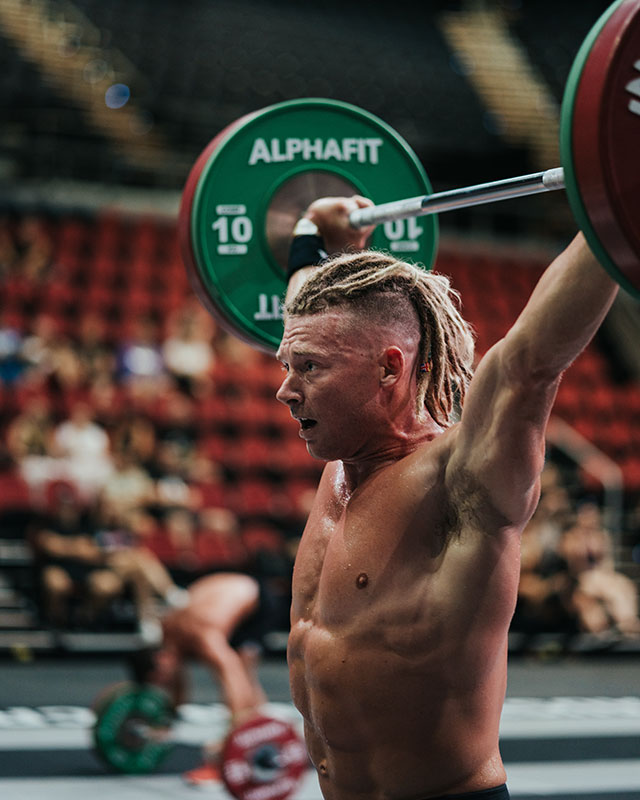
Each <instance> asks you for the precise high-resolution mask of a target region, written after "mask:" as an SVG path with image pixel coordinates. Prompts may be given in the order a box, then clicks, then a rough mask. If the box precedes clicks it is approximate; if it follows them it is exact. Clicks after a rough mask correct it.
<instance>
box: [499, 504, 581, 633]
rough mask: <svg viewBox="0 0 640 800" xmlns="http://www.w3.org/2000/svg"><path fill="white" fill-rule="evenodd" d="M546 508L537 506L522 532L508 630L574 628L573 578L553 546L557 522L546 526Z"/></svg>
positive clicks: (576, 624)
mask: <svg viewBox="0 0 640 800" xmlns="http://www.w3.org/2000/svg"><path fill="white" fill-rule="evenodd" d="M549 522H550V518H549V516H548V514H547V513H546V510H545V509H544V507H543V508H541V509H540V508H539V510H538V511H536V513H535V514H534V515H533V517H532V518H531V520H530V521H529V523H528V524H527V526H526V527H525V529H524V530H523V532H522V538H521V543H520V554H521V555H520V563H521V567H520V583H519V586H518V601H517V605H516V611H515V614H514V617H513V620H512V623H511V627H512V630H516V631H519V632H523V633H528V634H535V633H565V634H575V633H576V632H577V631H578V628H579V626H578V619H577V615H576V613H575V609H574V606H573V593H574V591H575V580H574V578H573V576H572V575H571V573H570V572H569V568H568V565H567V563H566V561H565V559H564V558H563V557H562V556H561V555H560V554H559V552H558V550H557V530H556V527H555V525H556V524H557V523H558V521H557V519H556V518H554V519H553V522H554V524H553V525H551V526H550V524H549Z"/></svg>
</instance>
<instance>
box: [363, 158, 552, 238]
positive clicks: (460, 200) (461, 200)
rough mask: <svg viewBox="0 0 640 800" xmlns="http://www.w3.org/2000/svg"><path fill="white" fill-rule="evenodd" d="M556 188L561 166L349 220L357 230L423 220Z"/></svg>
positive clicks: (398, 203) (372, 211)
mask: <svg viewBox="0 0 640 800" xmlns="http://www.w3.org/2000/svg"><path fill="white" fill-rule="evenodd" d="M556 189H564V170H563V169H562V167H554V168H553V169H547V170H545V171H544V172H535V173H533V174H531V175H521V176H520V177H517V178H505V179H504V180H500V181H492V182H491V183H479V184H476V185H475V186H466V187H464V188H462V189H451V190H450V191H446V192H436V193H435V194H427V195H422V196H421V197H409V198H407V199H406V200H394V201H393V202H391V203H381V204H380V205H377V206H371V207H370V208H360V209H358V210H357V211H352V212H351V214H350V215H349V221H350V222H351V224H352V225H353V227H354V228H362V227H365V226H366V225H379V224H380V223H383V222H391V221H392V220H395V219H406V218H407V217H421V216H424V215H425V214H437V213H439V212H441V211H450V210H451V209H454V208H467V207H468V206H477V205H481V204H482V203H495V202H497V201H498V200H509V199H510V198H512V197H523V196H524V195H529V194H539V193H541V192H552V191H555V190H556Z"/></svg>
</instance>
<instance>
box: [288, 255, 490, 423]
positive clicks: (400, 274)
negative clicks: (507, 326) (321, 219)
mask: <svg viewBox="0 0 640 800" xmlns="http://www.w3.org/2000/svg"><path fill="white" fill-rule="evenodd" d="M458 303H459V296H458V293H457V292H456V291H455V290H454V289H453V288H452V287H451V286H450V283H449V279H448V278H447V277H446V276H444V275H438V274H435V273H433V272H426V271H425V270H423V269H420V268H418V267H415V266H413V265H411V264H408V263H406V262H404V261H398V260H396V259H395V258H392V257H391V256H389V255H386V254H384V253H379V252H377V251H373V250H368V251H365V252H360V253H357V254H346V255H338V256H335V257H334V258H332V259H330V260H329V261H327V262H325V263H324V264H323V265H322V267H320V268H319V269H318V270H317V271H316V272H315V273H314V274H312V275H311V277H310V278H309V279H308V280H307V281H306V282H305V283H304V284H303V286H302V288H301V289H300V291H299V292H298V294H297V295H296V296H295V297H294V298H292V299H291V300H290V301H289V302H288V303H287V305H286V307H285V314H286V315H288V316H303V315H306V314H317V313H320V312H322V311H325V310H326V309H328V308H331V307H336V306H342V307H345V308H350V309H353V310H355V311H357V312H358V313H359V314H364V315H365V316H366V317H368V318H369V319H375V320H378V321H382V322H392V321H395V322H397V321H398V320H401V319H403V318H404V319H410V318H411V316H412V314H411V308H413V309H414V310H415V313H416V314H417V317H418V320H419V324H420V331H421V334H420V346H419V365H420V366H421V368H419V370H418V376H417V377H418V396H417V408H418V412H421V411H422V409H424V408H425V407H426V409H427V411H428V412H429V414H430V415H431V416H432V417H433V419H434V420H435V421H436V422H437V423H438V424H440V425H443V426H448V425H450V424H451V414H452V411H453V406H454V400H455V395H456V391H457V393H458V399H459V402H460V403H461V404H462V402H463V400H464V396H465V393H466V389H467V386H468V384H469V381H470V379H471V374H472V362H473V351H474V338H473V333H472V330H471V327H470V325H469V324H468V323H467V322H465V320H464V319H463V318H462V316H461V315H460V312H459V311H458V308H457V305H458Z"/></svg>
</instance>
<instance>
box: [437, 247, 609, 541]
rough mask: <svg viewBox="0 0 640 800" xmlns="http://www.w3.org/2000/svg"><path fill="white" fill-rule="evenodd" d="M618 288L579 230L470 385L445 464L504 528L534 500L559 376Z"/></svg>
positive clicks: (519, 519)
mask: <svg viewBox="0 0 640 800" xmlns="http://www.w3.org/2000/svg"><path fill="white" fill-rule="evenodd" d="M617 290H618V286H617V284H616V283H615V282H614V281H613V280H612V279H611V278H610V277H609V276H608V274H607V273H606V272H605V270H604V269H603V268H602V267H601V266H600V265H599V263H598V262H597V260H596V259H595V257H594V256H593V254H592V253H591V251H590V249H589V247H588V245H587V244H586V242H585V240H584V237H583V236H582V234H578V235H577V236H576V237H575V239H574V240H573V241H572V242H571V244H570V245H569V246H568V247H567V249H566V250H564V251H563V252H562V253H561V254H560V255H559V256H558V257H557V258H556V259H555V260H554V261H553V262H552V264H551V265H550V266H549V267H548V268H547V270H546V271H545V273H544V274H543V276H542V277H541V279H540V281H539V283H538V285H537V286H536V288H535V290H534V292H533V293H532V295H531V297H530V299H529V302H528V303H527V305H526V306H525V308H524V310H523V311H522V313H521V314H520V316H519V317H518V319H517V321H516V322H515V324H514V325H513V327H512V328H511V330H510V331H509V332H508V333H507V335H506V336H505V337H504V339H502V340H501V341H500V342H498V343H497V344H496V345H495V346H494V347H493V348H492V349H491V350H490V351H489V352H488V353H487V354H486V355H485V357H484V358H483V359H482V361H481V362H480V364H479V366H478V368H477V370H476V373H475V375H474V377H473V380H472V382H471V386H470V387H469V391H468V394H467V398H466V401H465V406H464V410H463V413H462V419H461V423H460V425H459V428H458V431H457V437H456V443H455V448H454V452H453V456H452V458H451V461H450V464H449V468H448V478H450V479H451V481H452V485H453V483H454V482H456V483H457V481H458V479H459V477H460V472H461V471H462V472H466V473H468V474H469V476H470V477H472V478H473V479H475V481H477V482H479V484H480V485H481V486H482V487H483V488H484V490H485V494H487V495H488V499H489V500H490V503H491V505H492V506H493V510H495V511H497V512H498V513H499V514H500V515H501V516H502V518H503V519H504V523H505V524H506V525H514V526H516V527H520V526H522V525H523V524H524V522H526V520H527V519H528V517H529V516H530V514H531V513H532V511H533V509H534V508H535V504H536V503H537V500H538V477H539V474H540V471H541V469H542V466H543V462H544V442H545V428H546V423H547V420H548V418H549V414H550V412H551V408H552V406H553V402H554V399H555V395H556V391H557V388H558V385H559V382H560V379H561V377H562V373H563V372H564V370H566V369H567V367H569V366H570V364H571V363H572V362H573V361H574V359H575V358H576V357H577V356H578V355H579V354H580V353H581V352H582V350H583V349H584V348H585V347H586V346H587V344H588V343H589V342H590V341H591V339H592V337H593V336H594V334H595V332H596V331H597V329H598V327H599V326H600V324H601V323H602V321H603V319H604V318H605V316H606V314H607V312H608V310H609V308H610V307H611V304H612V303H613V300H614V299H615V296H616V293H617Z"/></svg>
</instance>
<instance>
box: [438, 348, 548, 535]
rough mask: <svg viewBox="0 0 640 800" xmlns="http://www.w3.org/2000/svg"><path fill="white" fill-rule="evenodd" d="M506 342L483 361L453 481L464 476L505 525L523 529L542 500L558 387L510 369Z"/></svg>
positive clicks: (458, 443)
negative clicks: (540, 492) (469, 477)
mask: <svg viewBox="0 0 640 800" xmlns="http://www.w3.org/2000/svg"><path fill="white" fill-rule="evenodd" d="M506 349H507V348H506V346H505V340H502V341H501V342H499V343H498V344H497V345H495V346H494V347H493V348H492V349H491V350H490V351H489V352H488V353H487V354H486V355H485V357H484V358H483V359H482V361H481V362H480V364H479V365H478V368H477V370H476V373H475V375H474V377H473V380H472V382H471V385H470V387H469V391H468V393H467V398H466V400H465V404H464V408H463V411H462V416H461V420H460V424H459V425H458V431H457V436H456V440H455V446H454V448H453V452H452V456H451V459H450V463H449V466H448V468H447V480H448V481H454V482H455V480H456V474H457V473H459V472H462V471H464V472H465V473H466V474H468V475H473V476H474V477H475V479H476V480H477V481H478V482H479V483H480V484H481V485H482V486H483V487H484V488H485V489H486V492H487V497H488V498H489V500H490V502H491V503H492V504H493V506H494V510H496V511H498V512H499V513H500V514H501V515H502V516H503V517H504V518H505V522H507V523H510V524H513V525H515V526H516V527H519V526H520V525H521V524H523V523H524V522H525V521H526V520H527V519H528V518H529V516H530V514H531V513H532V511H533V508H534V507H535V503H536V502H537V499H538V479H539V475H540V472H541V470H542V467H543V464H544V443H545V428H546V423H547V420H548V417H549V413H550V411H551V407H552V405H553V401H554V399H555V393H556V389H557V382H554V383H552V384H551V383H549V382H548V380H547V381H536V380H534V379H533V378H528V379H526V380H525V379H523V377H522V373H521V372H520V371H519V370H518V369H510V368H509V367H508V366H507V365H506V364H505V361H506V358H508V352H505V351H506Z"/></svg>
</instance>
